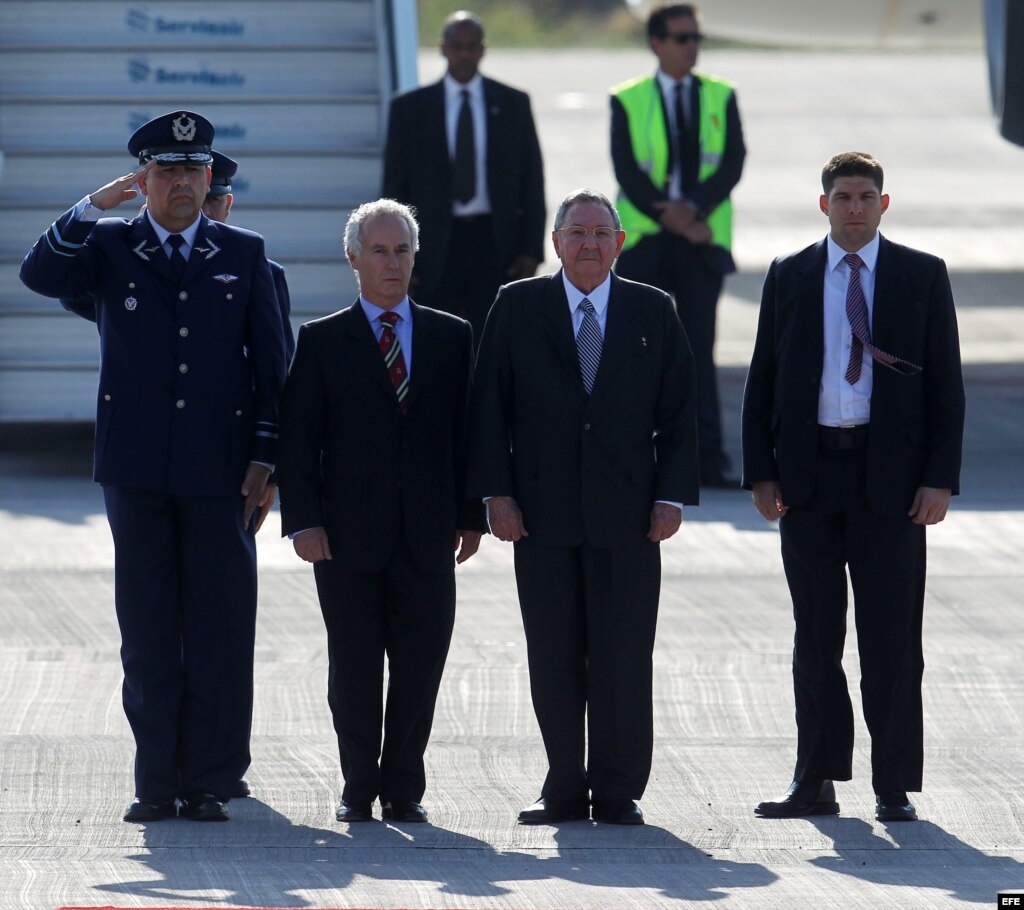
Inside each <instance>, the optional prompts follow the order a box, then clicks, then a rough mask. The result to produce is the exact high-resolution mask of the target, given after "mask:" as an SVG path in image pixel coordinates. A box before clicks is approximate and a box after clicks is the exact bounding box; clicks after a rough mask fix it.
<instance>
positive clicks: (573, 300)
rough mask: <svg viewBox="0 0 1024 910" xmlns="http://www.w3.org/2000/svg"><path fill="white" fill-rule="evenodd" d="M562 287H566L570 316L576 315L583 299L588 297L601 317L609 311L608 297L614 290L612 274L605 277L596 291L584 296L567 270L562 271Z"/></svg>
mask: <svg viewBox="0 0 1024 910" xmlns="http://www.w3.org/2000/svg"><path fill="white" fill-rule="evenodd" d="M562 285H563V286H564V287H565V296H566V297H567V298H568V300H569V313H570V315H572V314H575V312H576V310H577V309H578V308H579V305H580V304H581V303H582V302H583V298H584V297H586V298H587V300H589V301H590V302H591V303H592V304H593V305H594V309H595V310H596V311H597V314H598V316H599V317H600V316H601V315H602V314H603V313H604V311H605V310H606V309H608V295H609V294H610V293H611V289H612V276H611V272H609V273H608V275H607V276H606V277H605V279H604V281H602V282H601V283H600V284H599V285H598V286H597V287H596V288H594V290H592V291H591V292H590V293H589V294H584V293H583V291H581V290H580V289H579V288H578V287H576V285H574V284H573V283H572V282H571V281H570V280H569V276H568V275H566V274H565V269H562Z"/></svg>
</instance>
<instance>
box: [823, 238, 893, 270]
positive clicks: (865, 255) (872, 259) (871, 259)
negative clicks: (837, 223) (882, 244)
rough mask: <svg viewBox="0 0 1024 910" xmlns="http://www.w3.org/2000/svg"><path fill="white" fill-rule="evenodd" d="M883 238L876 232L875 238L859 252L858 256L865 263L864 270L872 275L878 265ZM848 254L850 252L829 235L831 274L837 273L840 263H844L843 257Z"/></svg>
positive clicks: (829, 265)
mask: <svg viewBox="0 0 1024 910" xmlns="http://www.w3.org/2000/svg"><path fill="white" fill-rule="evenodd" d="M881 236H882V235H881V234H879V233H878V232H877V231H876V232H875V236H874V237H872V238H871V239H870V240H869V241H868V242H867V243H866V244H864V246H862V247H861V248H860V249H859V250H857V255H858V256H860V258H861V260H862V261H863V263H864V268H866V269H867V270H868V271H869V272H871V274H872V275H873V274H874V273H875V265H876V264H877V263H878V241H879V238H880V237H881ZM848 253H849V250H844V249H843V248H842V247H841V246H840V245H839V244H838V243H836V242H835V240H833V239H832V235H831V234H829V235H828V269H829V271H830V272H832V271H835V269H836V268H837V267H838V266H839V263H841V262H842V261H843V257H844V256H846V255H847V254H848Z"/></svg>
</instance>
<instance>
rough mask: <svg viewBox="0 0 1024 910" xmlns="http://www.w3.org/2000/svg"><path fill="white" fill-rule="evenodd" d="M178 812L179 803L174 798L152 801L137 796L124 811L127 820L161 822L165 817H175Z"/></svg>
mask: <svg viewBox="0 0 1024 910" xmlns="http://www.w3.org/2000/svg"><path fill="white" fill-rule="evenodd" d="M177 814H178V804H177V803H176V802H175V801H174V800H173V799H166V800H160V801H158V802H150V801H148V800H145V799H139V798H138V797H136V798H135V799H133V800H132V801H131V803H130V804H129V805H128V808H127V809H125V812H124V820H125V821H126V822H160V821H163V820H164V819H165V818H174V817H175V816H176V815H177Z"/></svg>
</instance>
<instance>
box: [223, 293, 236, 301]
mask: <svg viewBox="0 0 1024 910" xmlns="http://www.w3.org/2000/svg"><path fill="white" fill-rule="evenodd" d="M225 296H226V297H227V299H228V300H234V299H235V295H234V294H226V295H225Z"/></svg>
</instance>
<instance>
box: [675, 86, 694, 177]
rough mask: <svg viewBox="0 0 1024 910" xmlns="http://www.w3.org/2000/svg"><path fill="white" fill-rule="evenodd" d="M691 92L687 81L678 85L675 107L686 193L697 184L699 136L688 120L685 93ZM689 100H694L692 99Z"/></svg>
mask: <svg viewBox="0 0 1024 910" xmlns="http://www.w3.org/2000/svg"><path fill="white" fill-rule="evenodd" d="M687 91H689V87H688V86H687V85H686V82H685V80H683V79H680V80H679V81H678V82H677V83H676V87H675V90H674V92H673V94H674V99H673V101H674V106H675V114H676V148H677V149H678V153H679V178H680V185H681V188H682V190H683V192H684V193H686V192H688V191H689V190H692V189H693V187H694V186H695V185H696V183H697V156H698V149H697V142H696V140H697V136H696V133H695V132H694V131H693V130H692V129H691V128H690V124H689V123H688V121H687V119H686V100H687V99H685V98H684V95H685V93H686V92H687ZM689 100H691V101H692V100H693V99H692V97H691V98H690V99H689Z"/></svg>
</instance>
